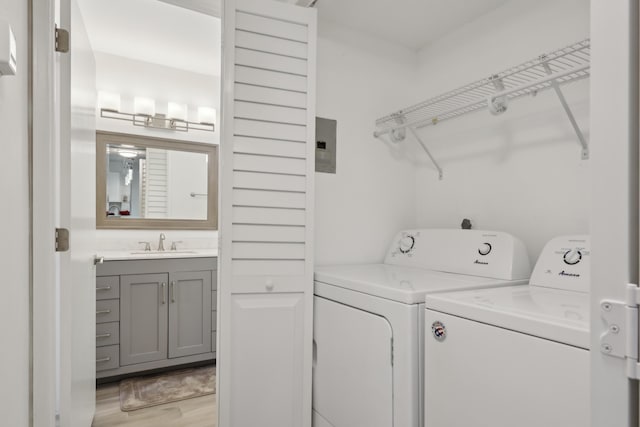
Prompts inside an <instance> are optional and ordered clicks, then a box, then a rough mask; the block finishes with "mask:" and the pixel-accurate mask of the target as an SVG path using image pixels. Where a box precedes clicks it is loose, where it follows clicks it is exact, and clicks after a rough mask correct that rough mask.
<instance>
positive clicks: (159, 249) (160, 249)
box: [158, 233, 166, 252]
mask: <svg viewBox="0 0 640 427" xmlns="http://www.w3.org/2000/svg"><path fill="white" fill-rule="evenodd" d="M164 239H166V236H165V235H164V233H160V240H159V241H158V252H164Z"/></svg>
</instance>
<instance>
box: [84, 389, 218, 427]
mask: <svg viewBox="0 0 640 427" xmlns="http://www.w3.org/2000/svg"><path fill="white" fill-rule="evenodd" d="M216 417H217V406H216V395H215V394H212V395H208V396H202V397H196V398H193V399H187V400H182V401H180V402H174V403H167V404H166V405H159V406H154V407H151V408H145V409H139V410H137V411H131V412H122V411H121V410H120V391H119V386H118V383H113V384H105V385H101V386H98V389H97V390H96V416H95V417H94V419H93V424H92V426H93V427H111V426H131V427H163V426H171V427H215V425H216Z"/></svg>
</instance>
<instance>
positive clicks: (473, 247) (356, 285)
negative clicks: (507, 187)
mask: <svg viewBox="0 0 640 427" xmlns="http://www.w3.org/2000/svg"><path fill="white" fill-rule="evenodd" d="M529 274H530V266H529V258H528V256H527V253H526V250H525V248H524V245H523V244H522V243H521V242H520V241H519V240H518V239H516V238H514V237H513V236H511V235H508V234H506V233H500V232H485V231H476V230H408V231H404V232H400V233H398V235H397V236H396V237H395V238H394V240H393V242H392V244H391V247H390V248H389V250H388V252H387V255H386V258H385V261H384V263H382V264H368V265H343V266H328V267H317V268H316V271H315V297H314V343H313V345H314V348H313V358H314V359H313V425H314V426H315V427H392V426H393V427H421V426H422V412H423V411H422V404H423V396H422V390H423V385H422V378H423V373H422V369H423V366H424V364H423V348H424V347H423V343H424V330H423V327H424V311H425V310H424V299H425V295H426V294H428V293H432V292H446V291H452V290H465V289H478V288H488V287H494V286H507V285H514V284H524V283H526V281H527V280H526V279H527V278H528V277H529Z"/></svg>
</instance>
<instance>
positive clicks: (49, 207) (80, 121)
mask: <svg viewBox="0 0 640 427" xmlns="http://www.w3.org/2000/svg"><path fill="white" fill-rule="evenodd" d="M33 13H34V76H35V79H34V122H33V130H34V151H33V158H34V160H33V161H34V171H33V187H34V194H33V199H34V202H33V203H34V230H33V246H34V257H33V262H34V289H33V369H34V371H33V384H32V387H33V395H34V398H33V405H34V406H33V416H34V425H38V426H53V425H55V423H56V418H59V423H60V425H64V426H89V425H90V424H91V421H92V419H93V413H94V409H95V269H94V263H93V260H94V252H93V250H94V249H95V236H94V234H95V201H94V200H95V82H94V80H95V65H94V60H93V56H92V54H91V51H90V48H89V44H88V43H89V42H88V38H87V35H86V32H85V30H84V25H83V24H82V19H81V15H80V13H79V11H78V8H77V4H76V2H75V0H59V1H57V0H55V1H54V0H49V1H42V2H34V9H33ZM56 21H57V22H58V25H59V26H60V27H61V28H64V29H69V30H71V33H72V43H71V50H70V52H68V53H54V44H55V43H54V40H53V36H54V32H53V27H54V25H55V22H56ZM55 227H62V228H67V229H69V230H70V244H71V250H70V251H67V252H55V249H54V248H55V243H54V241H53V240H54V228H55Z"/></svg>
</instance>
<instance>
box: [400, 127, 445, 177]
mask: <svg viewBox="0 0 640 427" xmlns="http://www.w3.org/2000/svg"><path fill="white" fill-rule="evenodd" d="M407 129H409V132H411V135H413V137H414V138H415V139H416V141H418V143H419V144H420V145H421V146H422V149H423V150H424V151H425V153H427V156H429V159H431V163H433V165H434V166H435V167H436V169H437V170H438V179H439V180H440V181H442V177H443V172H442V168H441V167H440V165H439V164H438V162H436V159H434V158H433V156H432V155H431V151H429V149H428V148H427V145H426V144H425V143H424V141H423V140H422V139H421V138H420V136H419V135H418V132H416V130H415V129H414V128H412V127H408V128H407Z"/></svg>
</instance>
